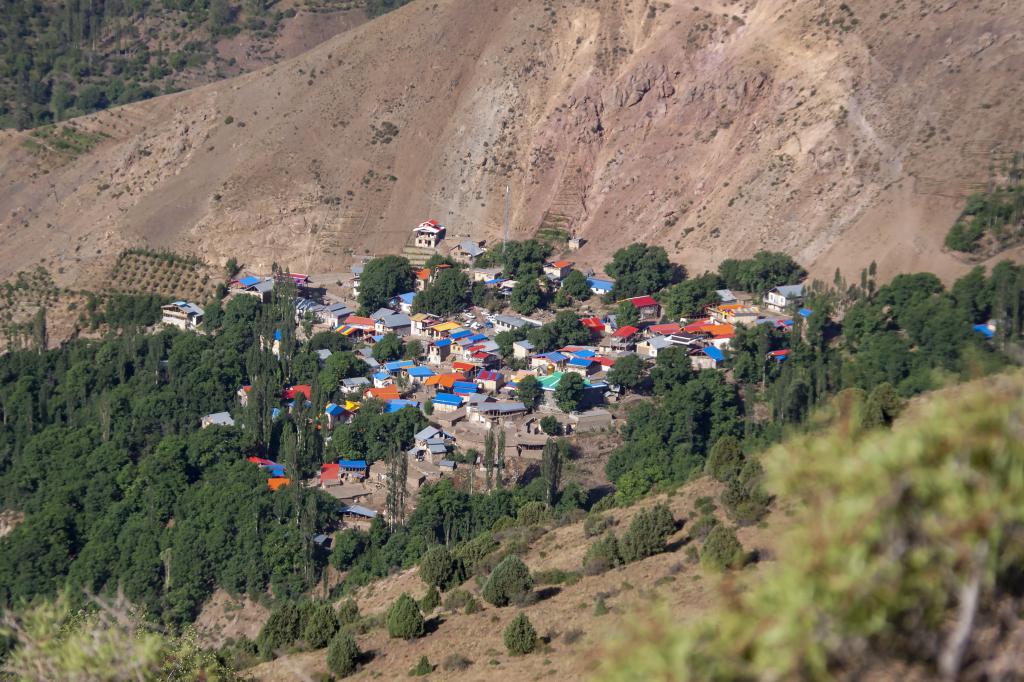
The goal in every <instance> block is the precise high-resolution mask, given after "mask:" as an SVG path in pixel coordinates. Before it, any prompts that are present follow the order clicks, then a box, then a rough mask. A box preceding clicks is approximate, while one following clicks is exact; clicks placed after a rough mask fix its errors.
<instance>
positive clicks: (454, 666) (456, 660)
mask: <svg viewBox="0 0 1024 682" xmlns="http://www.w3.org/2000/svg"><path fill="white" fill-rule="evenodd" d="M471 665H473V661H471V660H469V659H468V658H466V657H465V656H463V655H462V654H448V656H446V657H445V659H444V661H443V662H442V663H441V668H442V669H443V670H444V671H445V672H450V673H454V672H462V671H463V670H465V669H466V668H468V667H469V666H471Z"/></svg>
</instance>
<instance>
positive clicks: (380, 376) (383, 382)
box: [373, 371, 395, 388]
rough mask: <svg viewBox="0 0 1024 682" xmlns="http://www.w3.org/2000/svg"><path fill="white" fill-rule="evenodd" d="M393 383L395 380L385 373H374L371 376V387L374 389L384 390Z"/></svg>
mask: <svg viewBox="0 0 1024 682" xmlns="http://www.w3.org/2000/svg"><path fill="white" fill-rule="evenodd" d="M394 383H395V378H394V377H393V376H391V375H390V374H388V373H387V372H383V371H381V372H376V373H374V375H373V387H374V388H385V387H387V386H392V385H394Z"/></svg>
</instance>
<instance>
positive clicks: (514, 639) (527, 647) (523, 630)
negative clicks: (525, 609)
mask: <svg viewBox="0 0 1024 682" xmlns="http://www.w3.org/2000/svg"><path fill="white" fill-rule="evenodd" d="M505 648H506V649H508V653H509V654H510V655H512V656H522V655H523V654H528V653H530V652H531V651H533V650H534V649H535V648H537V631H536V630H534V629H533V624H532V623H530V619H529V618H527V617H526V614H525V613H520V614H519V615H518V616H516V617H515V618H513V619H512V622H511V623H509V624H508V627H507V628H505Z"/></svg>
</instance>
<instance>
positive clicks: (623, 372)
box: [608, 354, 646, 391]
mask: <svg viewBox="0 0 1024 682" xmlns="http://www.w3.org/2000/svg"><path fill="white" fill-rule="evenodd" d="M645 369H646V363H644V361H643V360H641V359H640V357H639V356H637V355H634V354H629V355H623V356H622V357H620V358H618V359H617V360H616V361H615V364H614V365H612V368H611V369H610V370H608V383H610V384H614V385H616V386H620V387H622V388H624V389H626V390H629V391H635V390H636V389H637V388H638V387H639V386H640V384H641V383H642V382H643V379H644V370H645Z"/></svg>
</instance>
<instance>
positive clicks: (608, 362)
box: [592, 355, 615, 367]
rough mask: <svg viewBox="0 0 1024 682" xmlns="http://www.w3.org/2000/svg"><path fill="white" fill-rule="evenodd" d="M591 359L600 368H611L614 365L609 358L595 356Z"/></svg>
mask: <svg viewBox="0 0 1024 682" xmlns="http://www.w3.org/2000/svg"><path fill="white" fill-rule="evenodd" d="M592 359H593V361H594V362H596V363H597V364H599V365H601V366H602V367H611V366H612V365H614V364H615V361H614V360H612V359H611V358H606V357H604V356H603V355H595V356H594V357H593V358H592Z"/></svg>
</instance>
